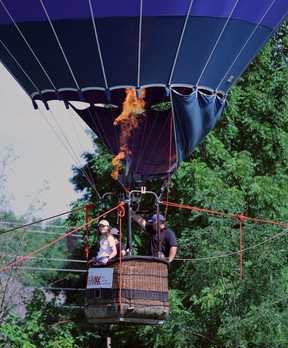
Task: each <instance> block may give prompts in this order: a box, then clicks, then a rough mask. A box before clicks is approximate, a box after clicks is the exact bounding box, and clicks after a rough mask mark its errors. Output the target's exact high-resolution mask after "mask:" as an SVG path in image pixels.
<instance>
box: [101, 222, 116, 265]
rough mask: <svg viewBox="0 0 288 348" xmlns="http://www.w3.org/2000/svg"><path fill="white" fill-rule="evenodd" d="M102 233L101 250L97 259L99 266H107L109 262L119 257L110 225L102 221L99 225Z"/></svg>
mask: <svg viewBox="0 0 288 348" xmlns="http://www.w3.org/2000/svg"><path fill="white" fill-rule="evenodd" d="M98 228H99V232H100V242H99V250H98V253H97V257H96V262H97V264H98V265H106V263H107V262H108V260H110V259H113V257H115V256H116V255H117V250H116V243H115V239H114V238H113V237H112V236H111V231H110V224H109V222H108V221H107V220H101V221H100V222H99V225H98Z"/></svg>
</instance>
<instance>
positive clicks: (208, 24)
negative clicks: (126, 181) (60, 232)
mask: <svg viewBox="0 0 288 348" xmlns="http://www.w3.org/2000/svg"><path fill="white" fill-rule="evenodd" d="M287 11H288V2H287V0H261V1H259V0H235V1H227V0H217V1H215V0H194V1H192V0H181V1H175V0H157V1H155V0H142V1H140V0H139V1H137V0H109V1H108V0H105V1H103V0H97V1H93V0H92V1H91V2H90V1H73V2H71V1H70V0H61V1H59V0H43V1H41V2H40V1H39V0H22V1H19V0H6V1H4V0H2V1H1V3H0V60H1V61H2V62H3V64H4V65H5V66H6V68H7V69H8V70H9V71H10V72H11V74H12V75H13V76H14V77H15V79H16V80H17V81H18V83H19V84H20V85H21V86H22V87H23V89H24V90H25V91H26V92H27V94H28V95H29V96H30V97H31V99H32V100H33V102H35V101H37V100H41V101H43V102H44V103H45V105H46V106H47V102H48V101H50V100H63V101H64V102H65V103H66V104H67V103H68V102H69V101H85V102H88V103H89V104H91V107H90V108H88V109H87V110H86V112H82V111H81V112H78V113H79V114H80V116H81V117H82V118H83V119H85V121H86V122H87V123H88V125H89V126H90V127H91V128H92V129H93V130H94V131H95V132H96V134H97V135H98V136H99V137H101V139H102V140H103V141H104V143H105V144H106V146H107V147H108V148H109V149H110V150H111V151H112V152H113V153H115V154H117V153H119V152H120V151H121V146H122V145H121V136H122V133H121V132H122V131H121V127H120V126H119V125H118V126H117V125H115V124H114V121H115V119H116V118H117V116H118V115H119V114H121V112H122V104H123V102H124V100H125V98H126V94H125V88H127V87H128V88H129V87H130V88H134V89H136V90H137V93H138V94H140V91H141V90H142V89H143V88H145V89H146V97H145V108H144V109H145V111H143V114H145V117H143V118H142V116H141V114H140V116H139V118H140V122H139V124H138V127H137V128H135V129H133V131H131V134H130V137H129V139H127V143H128V149H129V150H127V151H126V154H125V158H123V159H122V162H124V163H125V165H126V167H127V168H128V169H129V170H130V169H131V170H132V171H133V172H134V173H138V174H140V175H141V176H142V177H143V178H144V179H150V178H157V177H165V176H166V177H167V175H168V174H169V173H172V172H173V171H175V169H176V168H177V166H178V165H179V163H180V162H181V160H182V159H183V158H185V156H187V154H189V153H190V152H191V151H192V150H193V148H194V147H195V146H197V144H198V143H199V142H200V141H201V139H202V138H203V137H204V136H205V135H206V134H207V133H208V132H209V131H210V130H211V129H212V128H213V127H214V125H215V123H216V121H217V120H218V118H219V116H220V114H221V112H222V110H223V109H224V107H225V94H226V93H227V91H228V90H229V89H230V88H231V87H232V86H233V84H234V83H235V82H236V81H237V78H238V77H239V76H240V75H241V73H242V72H243V71H244V70H245V69H246V67H247V66H248V64H249V63H250V62H251V60H252V59H253V58H254V57H255V55H256V54H257V53H258V51H259V50H260V49H261V47H262V46H263V45H264V44H265V43H266V41H267V40H268V39H269V38H270V37H271V35H273V33H274V32H275V30H276V29H277V28H278V27H279V25H280V24H281V23H282V22H283V21H284V20H285V18H287ZM203 92H204V93H203ZM163 102H170V103H171V108H170V109H169V108H168V110H164V111H163V110H162V111H159V109H157V108H156V109H155V108H154V109H153V105H155V104H159V103H163ZM94 104H97V106H96V107H95V106H94ZM101 104H102V106H105V105H107V104H110V106H111V105H115V106H117V108H112V107H111V108H104V107H99V105H101ZM122 130H123V129H122ZM122 140H123V139H122Z"/></svg>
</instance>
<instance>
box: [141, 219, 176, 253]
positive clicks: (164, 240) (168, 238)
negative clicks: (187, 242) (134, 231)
mask: <svg viewBox="0 0 288 348" xmlns="http://www.w3.org/2000/svg"><path fill="white" fill-rule="evenodd" d="M145 230H146V232H148V233H149V234H150V244H149V249H148V255H150V256H158V252H159V243H158V232H156V231H155V230H154V229H153V225H151V224H146V228H145ZM160 241H161V248H160V252H161V253H162V254H164V256H165V257H168V256H169V250H170V248H171V246H177V241H176V237H175V233H174V231H172V230H171V228H169V227H164V229H163V230H161V231H160Z"/></svg>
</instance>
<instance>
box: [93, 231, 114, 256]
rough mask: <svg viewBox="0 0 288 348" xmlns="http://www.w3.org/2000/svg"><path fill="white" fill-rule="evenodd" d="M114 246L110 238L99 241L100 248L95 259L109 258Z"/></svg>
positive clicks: (112, 239)
mask: <svg viewBox="0 0 288 348" xmlns="http://www.w3.org/2000/svg"><path fill="white" fill-rule="evenodd" d="M113 245H114V246H115V239H114V238H113V237H112V236H109V237H108V238H107V237H102V238H101V239H100V248H99V251H98V254H97V259H100V257H105V256H109V255H110V254H111V253H112V246H113Z"/></svg>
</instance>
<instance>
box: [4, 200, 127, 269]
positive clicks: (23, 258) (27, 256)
mask: <svg viewBox="0 0 288 348" xmlns="http://www.w3.org/2000/svg"><path fill="white" fill-rule="evenodd" d="M120 205H121V204H119V205H117V206H116V207H114V208H112V209H110V210H109V211H107V212H105V213H103V214H101V215H99V216H97V217H96V218H94V219H92V220H90V221H88V222H86V223H85V224H83V225H81V226H79V227H77V228H75V229H74V230H72V231H70V232H68V233H66V234H64V235H63V236H61V237H59V238H57V239H55V240H53V241H52V242H50V243H48V244H46V245H43V246H42V247H41V248H39V249H37V250H34V251H32V252H31V253H29V254H27V255H25V256H22V257H21V258H20V259H18V260H16V261H14V262H11V263H10V264H8V265H6V266H5V267H3V268H0V273H1V272H3V271H5V270H6V269H8V268H10V267H12V266H15V265H17V264H18V263H20V262H21V261H23V260H26V259H28V258H29V257H30V256H32V255H35V254H37V253H38V252H40V251H42V250H44V249H46V248H48V247H50V246H51V245H53V244H55V243H57V242H59V241H60V240H62V239H64V238H66V237H68V236H70V235H71V234H73V233H74V232H76V231H79V230H81V229H82V228H83V227H85V226H87V225H89V224H91V223H92V222H94V221H96V220H98V219H100V218H101V217H102V216H104V215H106V214H109V213H110V212H112V211H114V210H116V209H118V208H119V207H120Z"/></svg>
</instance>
